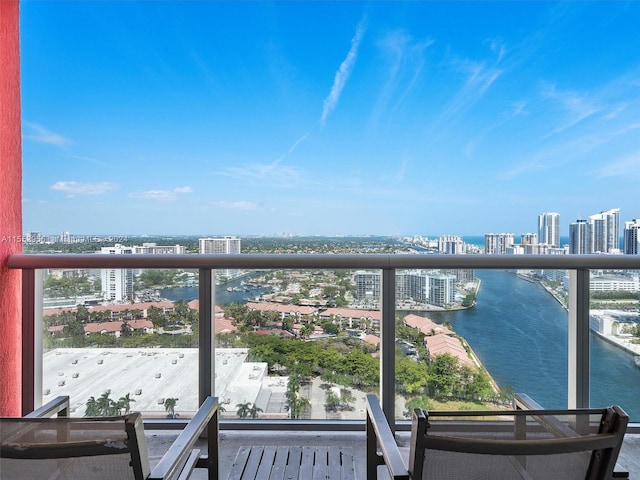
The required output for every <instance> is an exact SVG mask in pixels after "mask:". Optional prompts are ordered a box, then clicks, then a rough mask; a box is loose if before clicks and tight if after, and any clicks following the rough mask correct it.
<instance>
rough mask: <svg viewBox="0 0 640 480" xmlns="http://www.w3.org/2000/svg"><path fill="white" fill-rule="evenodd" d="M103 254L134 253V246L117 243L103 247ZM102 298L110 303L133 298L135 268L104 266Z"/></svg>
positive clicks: (101, 251)
mask: <svg viewBox="0 0 640 480" xmlns="http://www.w3.org/2000/svg"><path fill="white" fill-rule="evenodd" d="M100 253H101V254H103V255H132V254H133V248H132V247H125V246H124V245H121V244H119V243H116V244H115V245H114V246H113V247H102V248H101V249H100ZM100 278H101V280H102V298H103V299H104V300H105V301H107V302H110V303H122V302H125V301H132V300H133V270H132V269H130V268H104V269H102V270H101V275H100Z"/></svg>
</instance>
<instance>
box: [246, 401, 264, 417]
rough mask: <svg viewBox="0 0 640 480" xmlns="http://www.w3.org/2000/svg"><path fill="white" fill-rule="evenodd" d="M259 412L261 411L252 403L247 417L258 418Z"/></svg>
mask: <svg viewBox="0 0 640 480" xmlns="http://www.w3.org/2000/svg"><path fill="white" fill-rule="evenodd" d="M260 412H262V409H261V408H260V407H258V406H257V405H256V404H255V403H254V404H252V405H251V408H250V409H249V416H250V417H251V418H258V413H260Z"/></svg>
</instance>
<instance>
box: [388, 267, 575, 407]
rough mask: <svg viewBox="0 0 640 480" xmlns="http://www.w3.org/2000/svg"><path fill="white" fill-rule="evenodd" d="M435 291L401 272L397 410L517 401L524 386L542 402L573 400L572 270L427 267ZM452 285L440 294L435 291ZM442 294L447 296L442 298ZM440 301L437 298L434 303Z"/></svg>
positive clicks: (556, 403) (398, 281) (552, 403)
mask: <svg viewBox="0 0 640 480" xmlns="http://www.w3.org/2000/svg"><path fill="white" fill-rule="evenodd" d="M422 274H423V275H425V276H426V277H428V278H427V280H426V283H427V284H429V283H430V282H432V286H431V287H427V290H428V292H429V297H428V298H429V299H428V300H427V301H426V302H422V301H416V300H417V299H416V298H415V297H416V295H420V291H419V290H418V291H417V292H411V291H410V289H409V290H407V289H405V291H403V288H404V287H403V286H402V285H403V283H404V284H405V285H406V284H407V280H406V277H407V276H411V275H417V272H413V273H412V272H411V271H398V275H397V277H396V290H397V294H398V295H397V301H396V303H397V311H396V338H397V343H398V349H397V350H396V351H397V359H396V378H397V382H396V392H397V395H398V397H397V400H396V412H397V418H398V419H400V418H403V417H404V418H408V417H409V415H410V412H411V410H412V409H413V408H415V407H421V408H426V409H431V410H447V409H451V410H460V409H467V410H471V409H474V410H475V409H489V408H504V407H507V406H509V407H510V406H511V404H512V400H513V396H514V393H520V392H521V393H525V394H527V395H529V396H530V397H532V398H533V399H534V400H536V401H537V402H538V403H540V404H542V406H543V407H545V408H566V406H567V368H568V367H567V364H568V361H567V358H568V357H567V355H568V343H567V341H568V340H567V338H568V334H567V318H568V314H567V310H566V308H565V307H564V305H563V303H562V302H563V301H564V300H563V297H564V282H563V281H564V279H565V276H566V272H565V271H560V270H546V271H532V270H526V271H524V270H523V271H513V270H512V271H506V270H476V271H473V270H448V271H429V272H426V271H425V272H422ZM443 288H444V289H447V288H453V291H452V292H449V293H447V295H448V297H447V298H448V300H447V301H446V302H443V301H442V298H441V297H442V295H443V294H442V292H440V291H439V290H438V289H440V290H442V289H443ZM438 295H440V297H438ZM432 302H433V303H432Z"/></svg>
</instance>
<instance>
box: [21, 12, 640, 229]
mask: <svg viewBox="0 0 640 480" xmlns="http://www.w3.org/2000/svg"><path fill="white" fill-rule="evenodd" d="M639 20H640V4H639V3H637V2H600V1H596V2H388V3H387V2H299V3H298V2H278V1H275V2H172V1H167V2H133V1H131V2H121V1H115V2H110V1H104V2H88V1H79V2H44V1H37V0H23V2H21V59H22V122H23V209H24V219H23V226H24V231H25V232H26V231H32V230H37V231H43V232H62V231H65V230H67V231H72V232H78V233H89V232H95V233H96V234H103V233H112V234H131V235H144V234H148V235H161V234H184V235H199V234H215V235H277V234H296V235H326V236H332V235H339V234H342V235H364V234H372V235H410V234H416V233H418V234H419V233H423V234H429V235H445V234H459V235H467V236H468V235H482V234H484V233H486V232H491V231H495V232H513V233H515V234H516V235H520V234H522V233H527V232H536V231H537V228H538V225H537V222H536V219H537V217H538V216H539V215H540V214H541V213H542V212H558V213H559V215H560V219H561V220H560V235H562V236H563V237H566V236H568V235H569V225H570V224H571V223H572V222H575V221H576V220H577V219H580V218H587V217H588V216H589V215H593V214H595V213H596V212H601V211H604V210H607V209H611V208H619V209H620V220H621V223H623V222H624V221H631V220H632V219H636V218H639V217H640V206H638V203H637V199H636V197H637V195H636V194H635V185H634V176H633V175H630V172H633V171H637V168H638V167H639V166H640V140H639V137H638V134H637V131H638V129H640V83H639V82H638V80H637V78H639V76H640V75H639V74H640V60H638V58H637V55H636V53H635V52H637V51H638V50H639V49H640V38H639V37H638V35H637V34H636V28H637V24H638V23H639ZM462 33H464V34H462Z"/></svg>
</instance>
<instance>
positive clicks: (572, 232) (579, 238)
mask: <svg viewBox="0 0 640 480" xmlns="http://www.w3.org/2000/svg"><path fill="white" fill-rule="evenodd" d="M569 253H571V254H576V255H585V254H587V253H591V252H590V250H589V236H588V224H587V221H586V220H576V221H575V222H573V223H572V224H570V225H569Z"/></svg>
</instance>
